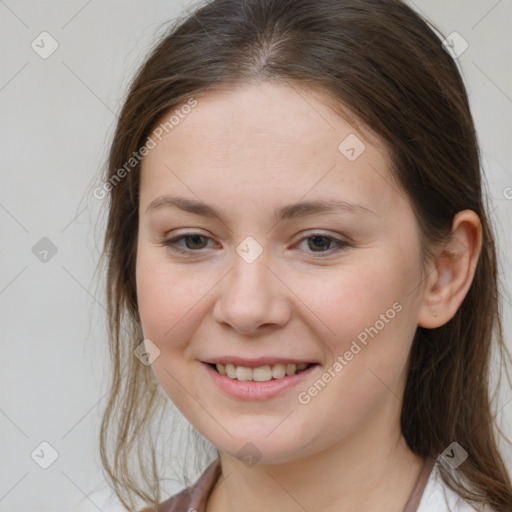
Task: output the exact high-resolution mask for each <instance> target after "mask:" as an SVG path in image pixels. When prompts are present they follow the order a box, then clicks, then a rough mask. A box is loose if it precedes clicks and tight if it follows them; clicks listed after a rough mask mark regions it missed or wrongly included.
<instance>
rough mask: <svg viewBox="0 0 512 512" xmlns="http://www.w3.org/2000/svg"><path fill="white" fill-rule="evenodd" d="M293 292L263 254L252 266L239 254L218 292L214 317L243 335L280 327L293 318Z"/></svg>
mask: <svg viewBox="0 0 512 512" xmlns="http://www.w3.org/2000/svg"><path fill="white" fill-rule="evenodd" d="M289 293H290V291H289V288H287V287H286V286H285V285H284V284H283V282H282V281H281V280H280V279H279V277H277V275H276V273H275V272H274V271H273V270H272V269H271V268H270V267H269V266H268V261H267V258H265V257H263V255H261V256H260V257H259V258H257V259H256V260H255V261H253V262H252V263H248V262H247V261H245V260H244V259H243V258H241V257H240V256H239V255H238V254H236V255H235V261H234V265H233V267H232V269H231V271H230V272H229V274H228V276H226V278H225V279H223V280H222V282H221V284H220V288H219V289H218V296H217V300H216V303H215V307H214V309H213V316H214V319H215V320H216V321H217V322H218V323H220V324H223V325H228V326H230V327H232V328H233V329H235V330H236V331H238V332H239V333H242V334H257V333H259V332H261V331H263V330H264V331H267V330H269V329H273V328H279V327H282V326H284V325H285V324H286V323H287V322H288V321H289V319H290V317H291V302H290V300H288V299H289Z"/></svg>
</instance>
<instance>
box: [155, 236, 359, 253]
mask: <svg viewBox="0 0 512 512" xmlns="http://www.w3.org/2000/svg"><path fill="white" fill-rule="evenodd" d="M192 236H200V237H202V238H206V239H208V240H211V238H209V237H207V236H206V235H202V234H201V233H185V234H184V235H179V236H177V237H174V238H170V239H169V240H165V241H164V242H163V245H165V246H167V247H169V249H171V250H172V251H174V252H178V253H181V254H190V253H191V252H192V253H194V252H200V251H202V250H203V249H197V250H194V249H183V248H180V247H178V246H177V245H176V244H177V243H178V242H179V241H181V240H183V239H185V238H189V237H192ZM316 237H321V238H326V239H328V240H331V241H332V242H334V244H335V245H336V247H334V248H333V249H328V250H327V251H322V252H319V253H315V252H310V254H313V255H314V256H315V257H318V258H322V257H325V256H323V255H326V256H328V255H331V254H332V253H337V252H339V251H343V250H346V249H348V248H349V247H350V244H349V243H348V242H345V241H344V240H339V239H337V238H333V237H331V236H327V235H323V234H322V233H313V234H312V235H309V236H306V237H304V238H301V239H300V240H299V243H300V242H303V241H304V240H308V239H310V238H316Z"/></svg>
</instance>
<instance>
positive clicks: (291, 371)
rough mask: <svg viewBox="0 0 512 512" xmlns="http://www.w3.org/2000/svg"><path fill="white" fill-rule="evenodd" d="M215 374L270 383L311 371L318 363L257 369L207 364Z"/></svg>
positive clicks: (240, 379) (288, 364) (268, 366)
mask: <svg viewBox="0 0 512 512" xmlns="http://www.w3.org/2000/svg"><path fill="white" fill-rule="evenodd" d="M206 364H207V365H208V366H210V368H212V369H213V370H214V371H215V372H217V373H218V374H220V375H223V376H225V377H228V378H229V379H232V380H239V381H255V382H268V381H272V380H281V379H285V378H287V377H291V376H294V375H298V374H300V373H302V372H305V371H307V370H309V368H311V367H313V366H318V363H301V364H295V363H277V364H273V365H270V364H266V365H262V366H258V367H255V368H251V367H247V366H239V365H235V364H230V363H226V364H223V363H206Z"/></svg>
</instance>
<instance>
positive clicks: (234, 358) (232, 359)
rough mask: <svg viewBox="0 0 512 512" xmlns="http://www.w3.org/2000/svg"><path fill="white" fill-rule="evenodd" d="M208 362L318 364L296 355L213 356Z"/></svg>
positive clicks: (253, 365) (248, 364) (251, 365)
mask: <svg viewBox="0 0 512 512" xmlns="http://www.w3.org/2000/svg"><path fill="white" fill-rule="evenodd" d="M203 362H204V363H208V364H218V363H221V364H234V365H235V366H245V367H246V368H257V367H259V366H266V365H269V366H272V365H274V364H287V363H294V364H316V362H314V361H304V360H301V359H295V358H294V357H290V358H285V357H258V358H255V359H245V358H243V357H237V356H220V357H212V358H211V359H208V360H207V361H203Z"/></svg>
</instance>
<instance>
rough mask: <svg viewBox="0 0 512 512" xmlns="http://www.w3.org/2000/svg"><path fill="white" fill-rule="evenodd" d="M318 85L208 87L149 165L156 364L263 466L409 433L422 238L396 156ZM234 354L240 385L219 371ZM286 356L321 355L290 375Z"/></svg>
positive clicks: (149, 313) (201, 419)
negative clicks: (403, 413)
mask: <svg viewBox="0 0 512 512" xmlns="http://www.w3.org/2000/svg"><path fill="white" fill-rule="evenodd" d="M319 94H320V93H314V92H312V91H309V90H306V89H302V88H299V87H297V86H294V87H293V88H292V87H287V86H284V85H277V84H269V83H266V84H261V85H257V86H255V85H252V86H246V87H243V88H239V89H236V90H235V89H230V90H222V91H221V90H217V91H209V92H207V93H206V94H205V95H203V96H196V100H197V105H196V106H194V108H191V109H182V111H181V116H180V117H179V122H178V123H177V124H176V125H175V126H174V127H173V128H172V129H169V125H168V130H167V131H168V132H169V133H168V134H166V133H165V130H164V131H163V134H164V135H165V136H163V137H162V136H161V135H160V138H161V140H160V141H158V139H157V138H154V140H156V141H158V142H157V144H156V146H155V147H154V148H153V149H150V150H149V153H148V154H147V156H146V157H145V159H144V161H143V165H142V175H141V184H140V222H139V232H138V247H137V297H138V304H139V311H140V317H141V320H142V326H143V332H144V337H145V339H146V340H151V343H152V344H154V346H156V347H158V349H159V351H160V352H159V355H158V357H156V359H154V361H153V362H152V369H153V371H154V373H155V375H156V377H157V378H158V380H159V382H160V384H161V386H162V388H163V389H164V390H165V392H166V393H167V395H168V396H169V397H170V398H171V399H172V401H173V402H174V403H175V404H176V405H177V407H178V408H179V409H180V410H181V411H182V413H183V414H184V415H185V416H186V417H187V418H188V420H189V421H190V422H191V423H192V424H193V425H194V427H195V428H196V429H197V430H198V431H199V432H201V433H202V434H203V435H204V436H205V437H206V438H207V439H209V440H210V441H211V442H212V443H213V444H214V445H215V446H216V447H217V448H218V449H219V450H220V451H224V452H227V453H229V454H231V455H233V456H237V454H238V456H239V457H240V456H245V455H251V456H252V457H253V459H254V458H257V459H260V461H261V462H279V461H281V462H285V461H290V460H294V459H296V458H299V457H304V456H310V455H314V454H317V453H319V452H320V451H322V450H326V449H330V448H333V447H334V446H335V445H339V444H340V443H344V442H345V441H348V440H350V441H351V443H352V442H354V443H355V440H356V439H357V438H358V436H360V435H362V433H363V432H364V433H366V435H369V434H370V433H372V434H373V437H372V439H375V440H376V442H377V440H378V439H379V436H380V437H383V436H388V435H391V434H390V433H393V432H398V431H399V423H398V418H399V414H400V408H401V398H402V394H403V388H404V384H405V380H406V373H407V367H406V363H407V358H408V354H409V349H410V346H411V342H412V339H413V336H414V333H415V330H416V327H417V324H418V312H419V310H420V307H421V303H422V301H421V293H422V273H421V260H420V246H419V231H418V228H417V224H416V221H415V217H414V215H413V212H412V209H411V207H410V205H409V204H408V202H407V200H406V199H405V196H404V194H403V193H402V192H401V191H400V190H399V189H398V188H397V187H396V186H395V184H394V182H393V181H392V178H391V175H390V171H389V169H388V165H387V154H386V153H385V151H384V149H383V148H382V147H376V146H374V145H372V144H370V143H369V142H368V141H366V140H364V139H363V138H362V136H361V135H359V134H357V133H356V131H355V129H354V128H353V127H352V126H351V125H350V124H348V123H347V122H346V121H345V120H344V119H343V118H341V117H339V116H338V115H336V114H334V113H333V112H332V111H331V110H330V109H329V108H328V107H326V106H325V104H324V103H322V102H321V101H320V99H321V96H320V95H319ZM178 110H179V109H178ZM183 112H188V114H186V115H184V114H183ZM170 114H172V113H168V114H167V115H166V116H164V118H162V121H164V122H165V121H167V120H168V118H169V116H170ZM160 132H162V130H160V131H159V132H158V133H159V134H160ZM363 144H364V146H363ZM165 198H167V199H165ZM176 198H180V200H181V203H178V201H176ZM173 202H174V203H175V204H173ZM335 202H340V203H339V204H337V205H336V204H335ZM302 203H308V204H309V203H322V204H328V203H330V204H328V206H329V207H328V208H327V207H325V208H317V207H313V206H314V205H313V206H311V205H310V206H307V205H306V206H300V205H301V204H302ZM180 204H181V207H180ZM187 205H188V206H194V208H188V207H187ZM199 206H200V207H201V208H199ZM317 206H318V205H317ZM189 210H194V211H189ZM212 210H215V211H216V212H217V215H218V216H217V215H215V214H211V213H210V212H211V211H212ZM276 211H277V212H281V215H279V216H277V215H276V213H275V212H276ZM178 237H183V238H178ZM175 238H178V240H177V241H175V242H174V243H173V245H166V244H165V242H166V241H167V240H171V239H175ZM336 241H339V244H338V243H337V242H336ZM148 348H149V347H148ZM230 358H231V359H230ZM234 358H239V359H240V361H239V362H240V363H241V364H240V365H239V366H241V367H244V364H245V368H246V369H243V368H239V369H237V368H236V366H235V367H234V368H231V367H230V371H234V372H235V375H238V377H239V378H240V379H242V380H238V379H236V378H235V379H233V378H230V377H228V376H223V375H221V374H220V373H217V372H216V371H215V370H213V368H211V366H209V365H208V364H207V362H212V361H220V362H224V363H234V362H236V359H234ZM242 360H245V362H244V361H242ZM279 362H281V363H283V364H284V367H283V366H280V364H279ZM288 362H289V363H291V362H296V363H315V365H314V366H312V367H310V368H309V369H307V370H306V371H304V373H299V374H297V375H296V376H285V377H281V375H282V373H283V370H284V371H285V370H286V368H287V363H288ZM274 363H275V364H274ZM252 367H260V368H259V369H258V370H256V371H253V370H247V368H252ZM261 367H263V368H261ZM269 367H270V368H269ZM301 368H302V367H301ZM221 369H222V367H221ZM288 369H289V370H292V369H293V367H288ZM237 372H238V373H237ZM251 375H252V376H253V377H255V378H256V379H262V380H261V381H260V380H257V381H247V380H243V379H247V378H250V377H251ZM275 377H278V378H275ZM268 378H271V381H266V382H265V381H264V380H265V379H268ZM397 435H398V434H397ZM246 443H251V444H250V445H249V444H246ZM353 446H357V443H355V444H353Z"/></svg>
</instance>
